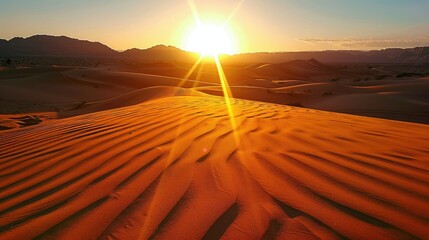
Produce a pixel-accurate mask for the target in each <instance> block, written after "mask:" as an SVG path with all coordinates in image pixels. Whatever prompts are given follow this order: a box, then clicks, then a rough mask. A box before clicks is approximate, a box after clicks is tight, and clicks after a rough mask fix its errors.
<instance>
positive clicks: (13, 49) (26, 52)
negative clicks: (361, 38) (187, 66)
mask: <svg viewBox="0 0 429 240" xmlns="http://www.w3.org/2000/svg"><path fill="white" fill-rule="evenodd" d="M17 56H19V57H27V56H37V57H45V56H46V57H48V56H49V57H97V58H127V59H139V60H147V61H166V62H170V61H187V60H194V59H195V58H196V57H198V54H196V53H191V52H187V51H184V50H181V49H179V48H176V47H173V46H165V45H157V46H154V47H151V48H148V49H137V48H133V49H128V50H126V51H116V50H114V49H112V48H110V47H108V46H106V45H104V44H102V43H99V42H91V41H87V40H79V39H74V38H70V37H66V36H48V35H35V36H31V37H28V38H21V37H15V38H12V39H10V40H4V39H0V57H17ZM310 58H314V59H317V60H318V61H321V62H335V63H429V47H416V48H407V49H401V48H389V49H383V50H372V51H358V50H328V51H309V52H274V53H269V52H260V53H245V54H237V55H232V56H223V59H224V60H226V61H229V62H248V63H257V62H265V63H280V62H285V61H291V60H296V59H303V60H304V59H310Z"/></svg>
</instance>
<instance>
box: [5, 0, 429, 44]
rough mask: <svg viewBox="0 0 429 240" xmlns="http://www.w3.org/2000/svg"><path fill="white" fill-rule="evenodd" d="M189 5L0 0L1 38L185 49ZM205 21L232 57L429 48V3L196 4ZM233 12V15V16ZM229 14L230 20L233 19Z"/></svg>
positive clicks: (233, 0) (303, 0)
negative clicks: (218, 28)
mask: <svg viewBox="0 0 429 240" xmlns="http://www.w3.org/2000/svg"><path fill="white" fill-rule="evenodd" d="M191 1H192V0H154V1H149V0H122V1H118V0H62V1H58V0H37V1H35V0H0V38H2V39H10V38H13V37H16V36H19V37H29V36H32V35H36V34H47V35H57V36H61V35H65V36H69V37H73V38H78V39H84V40H91V41H98V42H101V43H104V44H106V45H108V46H109V47H111V48H113V49H116V50H125V49H129V48H148V47H151V46H154V45H158V44H165V45H173V46H176V47H179V48H183V46H184V45H185V41H186V40H185V36H186V32H189V29H190V28H192V26H194V25H195V18H194V15H193V12H192V8H191V7H190V5H191V4H189V3H190V2H191ZM192 2H193V3H194V6H195V9H196V10H197V12H198V15H199V18H200V19H201V21H203V22H210V23H215V24H217V23H219V24H222V23H223V22H225V21H226V20H227V19H228V18H230V19H229V21H228V24H227V27H228V29H230V31H229V32H230V33H231V35H232V37H233V38H234V39H235V42H236V45H237V52H265V51H270V52H278V51H312V50H327V49H359V50H370V49H382V48H389V47H416V46H429V14H428V9H429V0H193V1H192ZM234 10H235V11H234ZM232 13H234V14H233V15H231V14H232Z"/></svg>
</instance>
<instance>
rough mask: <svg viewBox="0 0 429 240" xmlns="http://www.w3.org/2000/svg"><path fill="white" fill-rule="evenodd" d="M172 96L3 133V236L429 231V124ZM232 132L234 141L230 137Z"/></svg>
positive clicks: (396, 234)
mask: <svg viewBox="0 0 429 240" xmlns="http://www.w3.org/2000/svg"><path fill="white" fill-rule="evenodd" d="M232 108H233V111H234V115H235V121H236V124H237V129H236V131H235V132H234V131H232V128H231V122H230V119H229V117H228V113H227V111H226V108H225V102H224V100H223V99H222V98H220V97H208V96H176V97H166V98H160V99H156V100H152V101H147V102H144V103H141V104H138V105H134V106H129V107H123V108H117V109H111V110H106V111H101V112H95V113H90V114H86V115H81V116H75V117H70V118H66V119H60V120H57V121H49V122H43V123H41V124H39V125H36V126H29V127H26V128H23V129H12V130H7V131H6V132H4V133H3V134H2V135H0V149H1V150H0V239H32V238H38V239H58V238H61V239H96V238H99V239H147V238H157V239H201V238H207V239H216V238H219V237H222V236H223V237H224V238H225V239H260V238H268V239H271V238H278V239H341V238H342V237H346V238H351V239H409V238H410V239H412V238H427V237H428V236H429V220H428V219H429V205H428V200H429V164H428V160H429V148H428V147H429V135H428V132H429V126H428V125H422V124H413V123H405V122H397V121H390V120H381V119H373V118H367V117H359V116H352V115H345V114H337V113H330V112H324V111H318V110H309V109H305V108H294V107H288V106H282V105H276V104H270V103H262V102H253V101H246V100H233V107H232ZM237 141H238V142H237Z"/></svg>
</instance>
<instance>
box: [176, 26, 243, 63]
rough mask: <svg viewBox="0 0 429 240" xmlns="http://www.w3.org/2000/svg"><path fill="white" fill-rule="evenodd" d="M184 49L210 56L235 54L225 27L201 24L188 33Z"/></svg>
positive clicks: (233, 45)
mask: <svg viewBox="0 0 429 240" xmlns="http://www.w3.org/2000/svg"><path fill="white" fill-rule="evenodd" d="M185 49H186V50H188V51H192V52H198V53H201V54H203V55H212V56H217V55H219V54H234V53H236V49H235V43H234V39H233V38H232V36H231V34H230V31H228V29H227V28H226V27H224V26H222V25H215V24H203V23H200V24H198V25H197V26H196V27H195V28H194V29H192V30H191V31H190V32H189V34H188V36H187V39H186V42H185Z"/></svg>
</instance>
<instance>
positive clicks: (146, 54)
mask: <svg viewBox="0 0 429 240" xmlns="http://www.w3.org/2000/svg"><path fill="white" fill-rule="evenodd" d="M120 56H121V57H123V58H134V59H139V60H147V61H164V62H172V61H187V60H194V59H195V58H196V57H197V56H198V54H195V53H190V52H187V51H183V50H181V49H179V48H176V47H173V46H165V45H156V46H154V47H151V48H148V49H137V48H133V49H128V50H126V51H124V52H122V53H120Z"/></svg>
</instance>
